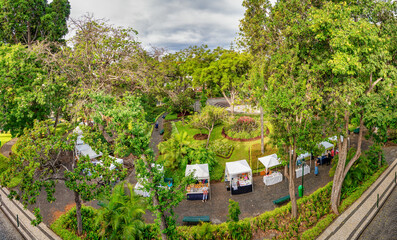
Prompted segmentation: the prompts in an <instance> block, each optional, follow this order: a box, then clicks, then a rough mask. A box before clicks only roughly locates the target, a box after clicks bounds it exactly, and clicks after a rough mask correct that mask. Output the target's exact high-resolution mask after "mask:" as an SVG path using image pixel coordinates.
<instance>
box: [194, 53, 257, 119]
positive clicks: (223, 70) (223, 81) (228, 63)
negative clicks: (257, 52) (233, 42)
mask: <svg viewBox="0 0 397 240" xmlns="http://www.w3.org/2000/svg"><path fill="white" fill-rule="evenodd" d="M250 57H251V56H250V55H249V54H248V53H239V52H236V51H234V50H224V51H223V52H222V54H221V56H220V57H219V58H218V59H217V60H215V61H213V62H211V64H210V65H209V66H208V67H206V68H203V69H201V80H200V81H201V82H203V83H205V84H206V85H209V86H215V87H216V89H217V90H218V91H219V92H221V93H222V95H223V96H224V97H225V99H226V101H227V102H228V103H229V105H230V107H231V113H232V114H234V105H235V101H236V100H237V99H238V93H239V91H240V88H241V87H242V85H243V83H244V81H246V80H247V73H248V71H249V69H250V67H251V65H250Z"/></svg>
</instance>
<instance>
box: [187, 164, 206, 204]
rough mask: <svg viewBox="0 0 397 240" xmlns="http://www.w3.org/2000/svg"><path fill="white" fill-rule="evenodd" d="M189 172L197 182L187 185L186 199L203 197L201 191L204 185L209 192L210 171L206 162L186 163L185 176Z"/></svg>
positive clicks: (202, 191)
mask: <svg viewBox="0 0 397 240" xmlns="http://www.w3.org/2000/svg"><path fill="white" fill-rule="evenodd" d="M190 174H192V175H193V178H194V179H196V180H197V181H198V182H196V184H190V185H189V186H188V187H187V199H188V200H201V199H203V193H204V188H205V187H206V188H207V190H208V193H209V194H211V191H210V172H209V168H208V164H207V163H205V164H194V165H186V170H185V176H189V175H190ZM210 196H211V195H210Z"/></svg>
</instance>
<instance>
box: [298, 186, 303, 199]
mask: <svg viewBox="0 0 397 240" xmlns="http://www.w3.org/2000/svg"><path fill="white" fill-rule="evenodd" d="M298 193H299V197H303V186H302V185H299V187H298Z"/></svg>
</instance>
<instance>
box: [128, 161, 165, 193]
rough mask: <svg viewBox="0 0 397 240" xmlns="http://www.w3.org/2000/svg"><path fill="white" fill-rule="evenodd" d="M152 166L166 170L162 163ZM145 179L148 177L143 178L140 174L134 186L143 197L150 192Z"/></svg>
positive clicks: (135, 190) (161, 170)
mask: <svg viewBox="0 0 397 240" xmlns="http://www.w3.org/2000/svg"><path fill="white" fill-rule="evenodd" d="M151 166H152V168H157V169H158V170H159V171H160V172H164V167H163V165H161V164H154V163H152V164H151ZM144 181H147V179H146V178H141V177H140V176H139V175H138V176H137V183H136V184H135V186H134V192H135V193H136V194H138V195H140V196H143V197H149V196H150V192H147V191H145V187H144V186H143V183H144Z"/></svg>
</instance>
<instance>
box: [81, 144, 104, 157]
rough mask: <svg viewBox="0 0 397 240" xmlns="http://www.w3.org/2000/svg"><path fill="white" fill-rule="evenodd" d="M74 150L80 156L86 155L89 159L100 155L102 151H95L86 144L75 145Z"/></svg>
mask: <svg viewBox="0 0 397 240" xmlns="http://www.w3.org/2000/svg"><path fill="white" fill-rule="evenodd" d="M76 152H77V154H78V155H81V156H88V157H89V158H90V159H91V160H92V159H95V158H97V157H100V156H102V153H101V152H99V153H96V152H95V151H94V150H93V149H92V148H91V147H90V145H88V144H81V145H76Z"/></svg>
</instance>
